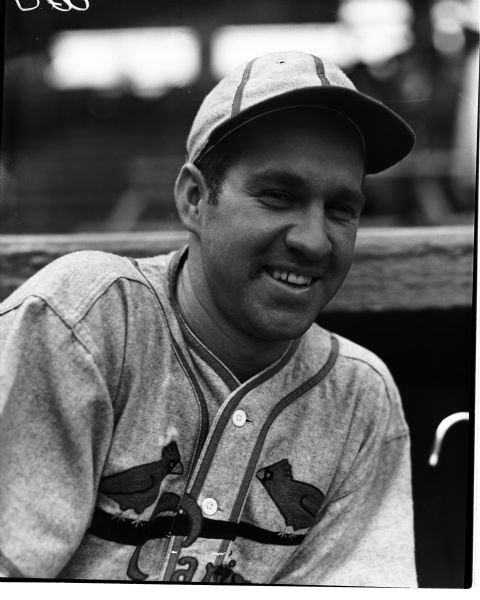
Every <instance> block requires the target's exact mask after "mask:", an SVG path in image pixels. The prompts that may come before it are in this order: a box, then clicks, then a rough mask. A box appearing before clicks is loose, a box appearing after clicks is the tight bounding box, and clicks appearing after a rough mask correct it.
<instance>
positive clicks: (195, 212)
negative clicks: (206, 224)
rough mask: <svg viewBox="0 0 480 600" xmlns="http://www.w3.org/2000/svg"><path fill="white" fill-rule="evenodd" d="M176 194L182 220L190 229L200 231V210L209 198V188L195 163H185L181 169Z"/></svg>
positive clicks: (176, 184)
mask: <svg viewBox="0 0 480 600" xmlns="http://www.w3.org/2000/svg"><path fill="white" fill-rule="evenodd" d="M174 194H175V204H176V206H177V212H178V215H179V217H180V220H181V221H182V223H183V224H184V226H185V227H186V228H187V229H188V230H189V231H192V232H196V231H198V228H199V225H200V212H201V209H202V206H203V205H204V203H205V202H207V200H208V189H207V186H206V184H205V180H204V178H203V175H202V174H201V172H200V171H199V170H198V169H197V167H196V166H195V165H194V164H192V163H185V164H184V165H183V167H182V168H181V169H180V173H179V174H178V177H177V181H176V182H175V190H174Z"/></svg>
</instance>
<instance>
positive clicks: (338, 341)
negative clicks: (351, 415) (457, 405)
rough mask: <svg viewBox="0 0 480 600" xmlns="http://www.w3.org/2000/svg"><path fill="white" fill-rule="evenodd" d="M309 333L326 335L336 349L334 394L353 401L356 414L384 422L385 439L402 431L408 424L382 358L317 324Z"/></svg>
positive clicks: (332, 381) (396, 389) (398, 434)
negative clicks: (386, 426) (355, 406)
mask: <svg viewBox="0 0 480 600" xmlns="http://www.w3.org/2000/svg"><path fill="white" fill-rule="evenodd" d="M312 333H313V335H314V336H316V337H317V338H318V339H321V340H324V339H325V337H326V336H329V337H330V340H331V344H332V347H333V348H336V349H337V356H336V360H335V365H334V368H333V369H332V370H331V381H330V383H331V386H333V387H332V389H334V390H335V394H338V395H339V396H338V397H340V395H341V394H342V393H343V394H346V395H347V396H348V398H349V399H350V400H351V401H352V402H354V403H356V405H357V409H356V414H360V413H361V414H363V415H367V414H368V415H370V416H371V418H372V419H375V420H377V421H383V422H388V428H387V430H386V434H385V435H386V437H387V438H388V439H393V438H396V437H399V436H403V435H406V434H407V433H408V427H407V424H406V421H405V417H404V415H403V409H402V404H401V399H400V394H399V391H398V388H397V385H396V383H395V381H394V379H393V377H392V374H391V373H390V370H389V368H388V367H387V365H386V364H385V363H384V362H383V360H382V359H381V358H379V357H378V356H377V355H376V354H375V353H374V352H372V351H371V350H368V349H367V348H364V347H363V346H361V345H360V344H357V343H355V342H353V341H351V340H349V339H347V338H345V337H343V336H341V335H338V334H336V333H331V332H328V331H326V330H325V329H322V328H321V327H318V326H315V327H314V328H313V331H312ZM322 343H324V342H322ZM382 415H383V417H382Z"/></svg>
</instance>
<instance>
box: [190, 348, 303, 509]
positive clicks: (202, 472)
mask: <svg viewBox="0 0 480 600" xmlns="http://www.w3.org/2000/svg"><path fill="white" fill-rule="evenodd" d="M298 344H299V340H296V341H295V342H291V343H290V346H289V347H288V349H287V350H286V352H285V353H284V354H283V356H282V357H281V358H280V359H279V360H278V361H277V362H275V363H273V365H270V366H269V367H267V368H266V369H265V370H264V371H262V372H261V373H259V374H258V375H256V376H255V377H253V378H252V379H249V380H248V381H247V383H246V384H244V385H243V386H242V387H241V388H240V389H239V390H238V392H233V395H232V398H230V400H229V401H228V404H227V405H226V406H225V409H224V410H223V412H222V413H221V414H220V416H219V418H218V421H217V422H216V424H215V425H214V426H213V427H214V429H213V431H212V436H211V438H210V440H209V442H208V445H207V447H206V450H205V454H204V456H203V458H202V462H201V464H200V466H199V468H198V471H197V476H196V477H195V480H194V482H193V485H192V487H191V489H190V495H191V496H193V498H195V499H196V498H197V497H198V494H199V493H200V490H201V489H202V486H203V484H204V482H205V477H206V476H207V473H208V470H209V468H210V466H211V462H212V457H213V456H214V455H215V452H216V449H217V446H218V443H219V441H220V438H221V437H222V435H223V433H224V431H225V427H226V425H227V423H228V421H229V420H230V418H231V416H232V414H233V412H234V411H235V409H236V408H237V406H238V405H239V404H240V402H241V401H242V400H243V398H244V397H245V396H246V395H247V394H248V393H249V392H251V391H252V390H253V389H255V388H256V387H259V386H260V385H261V384H262V383H264V382H265V381H266V380H267V379H270V378H271V377H273V376H274V375H276V374H277V373H278V372H279V371H280V370H281V369H282V368H283V367H284V366H285V365H286V364H287V363H288V362H289V360H290V358H291V357H292V355H293V354H294V352H295V350H296V349H297V346H298Z"/></svg>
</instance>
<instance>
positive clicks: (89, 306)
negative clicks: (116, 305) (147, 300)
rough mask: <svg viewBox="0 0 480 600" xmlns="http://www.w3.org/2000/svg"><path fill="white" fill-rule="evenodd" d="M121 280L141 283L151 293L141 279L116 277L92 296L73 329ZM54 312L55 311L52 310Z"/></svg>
mask: <svg viewBox="0 0 480 600" xmlns="http://www.w3.org/2000/svg"><path fill="white" fill-rule="evenodd" d="M121 279H126V280H127V281H132V282H134V283H139V284H140V285H143V287H145V288H146V289H147V290H149V292H150V293H151V290H150V288H149V287H148V285H146V283H145V282H144V281H142V280H141V279H137V278H135V277H131V276H128V275H119V276H118V277H115V279H112V280H111V281H110V282H109V283H108V284H107V285H106V286H105V287H103V288H101V289H99V290H98V291H97V293H96V294H95V295H94V296H92V298H91V301H90V302H89V303H88V304H87V305H86V306H85V307H84V309H83V311H82V312H81V313H80V314H79V315H78V317H77V318H76V319H75V320H74V322H73V324H72V328H73V327H76V326H77V325H78V324H79V323H80V321H82V320H83V319H84V318H85V317H86V316H87V314H88V312H90V310H91V309H92V308H93V306H94V304H95V303H96V302H97V301H98V300H99V299H100V298H101V297H102V296H103V295H104V294H106V293H107V292H108V290H109V289H110V288H111V287H112V286H113V285H114V284H115V283H117V281H120V280H121ZM52 310H53V309H52Z"/></svg>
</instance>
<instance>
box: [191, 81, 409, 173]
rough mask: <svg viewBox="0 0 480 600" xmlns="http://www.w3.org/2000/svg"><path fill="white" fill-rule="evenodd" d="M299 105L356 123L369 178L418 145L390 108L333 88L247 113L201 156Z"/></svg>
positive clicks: (218, 133) (307, 91) (296, 94)
mask: <svg viewBox="0 0 480 600" xmlns="http://www.w3.org/2000/svg"><path fill="white" fill-rule="evenodd" d="M296 103H301V104H309V105H313V106H318V107H322V106H323V107H325V108H329V109H331V110H335V111H336V112H339V113H341V114H344V115H345V116H346V117H348V118H349V119H350V120H352V121H353V122H354V123H355V124H356V125H357V127H358V128H359V130H360V131H361V133H362V135H363V137H364V140H365V149H366V159H365V172H366V173H367V174H373V173H379V172H380V171H384V170H385V169H388V168H389V167H391V166H393V165H394V164H396V163H397V162H399V161H400V160H402V158H404V157H405V156H406V155H407V154H408V153H409V152H410V151H411V150H412V148H413V146H414V145H415V134H414V132H413V130H412V129H411V127H410V126H409V125H408V124H407V123H406V122H405V121H404V120H403V119H402V118H401V117H400V116H399V115H397V114H396V113H395V112H394V111H393V110H391V109H390V108H389V107H388V106H385V105H384V104H382V103H381V102H379V101H378V100H375V98H372V97H371V96H367V95H366V94H362V93H361V92H358V91H356V90H352V89H348V88H344V87H339V86H333V85H332V86H328V87H327V86H325V87H314V88H304V89H302V90H294V91H292V92H287V93H285V94H282V95H281V96H276V97H274V98H269V99H268V100H264V101H263V102H259V103H258V104H256V105H254V106H252V107H250V108H247V109H245V110H243V111H242V112H241V113H240V114H238V115H237V116H235V117H233V118H231V119H229V120H228V121H226V122H224V123H222V124H221V125H219V126H218V127H217V128H216V129H215V130H214V131H213V132H212V134H211V135H210V138H209V140H208V143H207V145H206V147H205V148H204V149H203V151H202V152H201V154H204V152H206V151H207V150H208V149H209V148H211V147H212V146H214V145H215V144H217V143H218V142H219V141H220V140H221V139H223V138H224V137H225V136H227V135H228V134H229V133H230V132H231V131H233V130H236V129H238V128H239V127H241V126H242V124H246V123H247V122H250V121H252V120H253V119H256V118H258V117H261V116H262V114H263V113H267V112H271V111H272V110H275V109H279V108H282V107H285V108H287V107H289V106H292V105H294V104H296Z"/></svg>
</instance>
